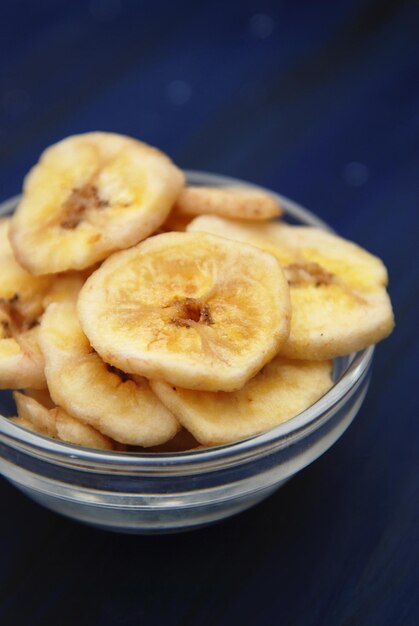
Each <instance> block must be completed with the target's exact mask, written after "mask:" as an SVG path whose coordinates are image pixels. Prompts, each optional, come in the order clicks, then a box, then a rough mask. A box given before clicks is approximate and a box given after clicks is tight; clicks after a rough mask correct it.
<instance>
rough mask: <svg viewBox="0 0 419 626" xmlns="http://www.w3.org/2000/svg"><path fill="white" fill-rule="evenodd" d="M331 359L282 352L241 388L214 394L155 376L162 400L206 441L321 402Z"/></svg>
mask: <svg viewBox="0 0 419 626" xmlns="http://www.w3.org/2000/svg"><path fill="white" fill-rule="evenodd" d="M331 373H332V363H331V361H318V362H316V361H291V360H289V359H285V358H283V357H280V356H277V357H275V358H274V359H272V361H271V362H270V363H268V364H267V365H265V367H264V368H263V369H262V370H261V371H260V372H259V374H257V375H256V376H255V377H254V378H252V379H251V380H249V382H248V383H246V385H245V386H244V387H243V388H242V389H240V390H239V391H235V392H233V393H222V392H219V393H211V392H207V391H193V390H190V389H182V388H180V387H173V386H172V385H169V384H167V383H165V382H159V381H152V382H151V386H152V389H153V390H154V392H155V393H156V394H157V395H158V397H159V398H160V400H161V401H162V402H163V403H164V404H165V405H166V406H167V407H168V408H170V410H171V411H172V412H173V413H174V415H176V416H177V418H178V419H179V421H180V422H181V423H182V425H183V426H184V427H185V428H187V429H188V430H189V431H190V432H191V433H192V434H193V436H194V437H195V438H196V439H197V440H198V441H200V442H201V443H202V444H204V445H206V446H212V445H219V444H223V443H230V442H234V441H239V440H240V439H245V438H246V437H250V436H252V435H256V434H258V433H260V432H263V431H266V430H269V429H270V428H274V427H275V426H277V425H278V424H281V423H282V422H285V421H286V420H289V419H290V418H292V417H294V416H295V415H298V413H301V411H303V410H304V409H306V408H307V407H309V406H310V405H311V404H313V403H314V402H316V400H318V399H319V398H320V397H321V396H323V395H324V394H325V393H326V391H328V390H329V389H330V387H331V386H332V384H333V382H332V377H331Z"/></svg>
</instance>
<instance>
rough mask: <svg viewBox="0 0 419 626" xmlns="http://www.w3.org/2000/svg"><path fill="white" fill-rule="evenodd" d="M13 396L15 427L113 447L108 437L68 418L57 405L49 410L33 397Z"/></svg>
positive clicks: (91, 445) (87, 444) (82, 443)
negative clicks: (15, 409)
mask: <svg viewBox="0 0 419 626" xmlns="http://www.w3.org/2000/svg"><path fill="white" fill-rule="evenodd" d="M13 396H14V399H15V403H16V407H17V411H18V415H19V417H18V418H17V419H16V418H13V419H12V421H14V422H15V423H16V424H18V425H19V426H24V427H25V428H29V429H30V430H33V431H34V432H36V433H39V434H40V435H45V436H47V437H52V438H53V439H59V440H60V441H65V442H67V443H72V444H76V445H78V446H84V447H85V448H98V449H100V450H113V449H114V443H113V441H112V440H111V439H109V437H105V436H104V435H102V434H101V433H100V432H98V431H97V430H95V429H94V428H92V427H91V426H88V425H87V424H83V423H82V422H80V421H79V420H77V419H75V418H74V417H71V416H70V415H68V414H67V413H66V412H65V411H64V410H63V409H61V408H60V407H54V408H52V409H49V408H47V407H46V406H45V405H43V404H42V403H40V402H39V401H37V400H35V399H34V398H31V397H29V396H26V395H24V394H22V393H18V392H15V393H14V394H13Z"/></svg>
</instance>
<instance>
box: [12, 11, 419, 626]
mask: <svg viewBox="0 0 419 626" xmlns="http://www.w3.org/2000/svg"><path fill="white" fill-rule="evenodd" d="M418 42H419V5H418V3H417V2H397V1H388V0H377V1H368V0H342V1H335V2H334V1H332V0H330V1H327V2H326V1H323V2H322V1H319V2H312V1H309V0H306V1H303V0H302V1H298V2H292V1H285V0H282V2H270V1H268V0H266V1H260V2H256V1H250V0H249V1H241V2H239V1H237V2H218V1H215V2H214V1H213V2H209V3H205V4H203V3H199V2H192V1H187V0H178V1H172V2H170V1H169V0H166V1H165V0H153V1H152V2H141V1H139V2H135V1H134V0H91V1H90V2H86V1H76V0H44V1H33V2H32V1H30V0H15V1H13V0H9V1H8V2H6V1H4V0H3V2H1V4H0V199H6V198H7V197H9V196H11V195H14V194H15V193H17V192H19V190H20V187H21V182H22V178H23V176H24V175H25V173H26V172H27V170H28V169H29V167H30V166H31V165H32V164H33V163H34V162H35V161H36V160H37V158H38V156H39V153H40V152H41V151H42V150H43V149H44V148H45V147H46V146H47V145H49V144H51V143H52V142H54V141H56V140H58V139H60V138H62V137H64V136H66V135H68V134H71V133H76V132H81V131H87V130H112V131H118V132H123V133H127V134H131V135H134V136H136V137H138V138H140V139H142V140H144V141H147V142H150V143H152V144H155V145H157V146H158V147H160V148H162V149H163V150H165V151H167V152H168V153H169V154H170V155H171V156H172V158H173V159H174V160H175V161H176V162H177V163H178V164H179V165H180V166H182V167H185V168H190V169H202V170H207V171H212V172H219V173H223V174H228V175H233V176H237V177H241V178H245V179H248V180H250V181H252V182H255V183H259V184H262V185H265V186H267V187H270V188H271V189H273V190H275V191H279V192H281V193H283V194H285V195H288V196H290V197H291V198H293V199H295V200H297V201H299V202H300V203H302V204H304V205H306V206H307V207H309V208H310V209H311V210H313V211H314V212H316V213H318V214H319V215H320V216H321V217H322V218H323V219H325V220H326V221H329V222H330V224H331V225H332V226H333V227H334V228H335V229H337V230H338V231H339V232H340V233H342V234H343V235H344V236H346V237H348V238H350V239H354V240H356V241H357V242H359V243H360V244H362V245H364V246H365V247H367V248H368V249H369V250H370V251H372V252H374V253H376V254H377V255H379V256H381V257H382V258H383V259H384V261H385V262H386V264H387V265H388V267H389V273H390V281H391V282H390V293H391V296H392V299H393V302H394V306H395V312H396V320H397V328H396V331H395V333H394V334H393V336H392V337H391V338H390V339H389V340H387V341H386V342H385V343H384V344H382V345H381V346H380V347H379V349H378V351H377V354H376V364H375V371H374V376H373V381H372V385H371V389H370V392H369V395H368V397H367V400H366V402H365V404H364V406H363V408H362V410H361V412H360V414H359V416H358V417H357V419H356V420H355V422H354V424H353V425H352V426H351V428H350V429H349V431H348V432H347V433H346V434H345V435H344V437H343V438H342V439H341V440H340V441H339V442H338V443H337V444H336V445H335V446H334V447H333V449H331V450H330V451H329V452H328V453H326V454H325V455H324V456H323V457H322V458H321V459H319V460H318V461H317V462H316V463H314V464H313V465H312V466H310V467H309V468H307V469H306V470H305V471H304V472H303V473H301V474H300V475H299V476H297V477H296V478H295V479H294V480H292V481H291V482H290V483H288V484H287V485H286V486H285V487H284V488H283V489H281V490H280V491H279V492H277V494H275V495H274V496H273V497H271V498H270V499H269V500H267V501H266V502H264V503H263V504H261V505H259V506H258V507H256V508H255V509H253V510H251V511H249V512H247V513H244V514H242V515H240V516H238V517H236V518H233V519H231V520H229V521H227V522H224V523H222V524H219V525H217V526H213V527H209V528H207V529H203V530H199V531H195V532H193V533H190V534H183V535H174V536H165V537H131V536H123V535H114V534H109V533H105V532H102V531H97V530H94V529H91V528H88V527H83V526H81V525H77V524H75V523H72V522H70V521H67V520H65V519H62V518H60V517H58V516H56V515H54V514H52V513H50V512H48V511H46V510H44V509H42V508H40V507H38V506H37V505H35V504H32V503H31V502H30V501H29V500H27V499H26V498H25V497H24V496H22V495H20V494H19V493H18V492H17V491H16V490H15V489H14V488H12V487H11V486H9V485H8V484H7V483H6V482H5V481H3V480H2V481H1V482H0V502H1V515H0V623H1V624H2V626H9V625H13V626H14V625H16V624H31V625H33V626H37V625H44V624H60V625H67V624H68V625H70V624H71V625H73V624H77V625H80V626H84V625H86V626H87V625H89V626H90V625H96V624H97V625H99V626H116V625H118V626H121V625H123V626H131V625H137V624H147V625H155V624H164V625H166V624H173V625H179V626H181V625H182V626H189V625H192V624H199V625H200V626H210V625H226V626H227V625H230V624H233V623H235V622H237V623H242V624H254V625H259V624H264V625H265V624H267V625H270V624H281V625H282V624H283V625H289V626H294V625H296V626H297V625H298V626H312V625H313V626H314V625H318V624H327V625H328V626H338V625H339V626H357V625H361V626H363V625H371V626H376V625H378V626H387V625H388V626H402V625H403V626H414V625H416V624H418V623H419V596H418V588H419V577H418V560H419V545H418V521H419V519H418V517H419V516H418V512H419V510H418V501H419V478H418V475H419V472H418V435H419V420H418V417H419V415H418V413H419V411H418V409H419V403H418V397H417V385H418V360H417V359H418V356H419V354H418V307H417V305H418V293H419V289H418V287H419V263H418V245H417V239H418V234H419V233H418V222H419V220H418V200H419V184H418V179H419V151H418V148H419V45H418Z"/></svg>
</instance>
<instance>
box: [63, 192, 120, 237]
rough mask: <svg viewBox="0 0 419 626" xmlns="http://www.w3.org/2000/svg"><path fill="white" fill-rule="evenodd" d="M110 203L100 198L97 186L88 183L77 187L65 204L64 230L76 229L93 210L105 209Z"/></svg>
mask: <svg viewBox="0 0 419 626" xmlns="http://www.w3.org/2000/svg"><path fill="white" fill-rule="evenodd" d="M107 206H109V202H108V201H107V200H104V199H103V198H101V197H100V196H99V191H98V188H97V187H96V185H94V184H92V183H87V184H86V185H83V187H75V188H74V189H73V190H72V192H71V194H70V195H69V197H68V198H67V200H65V201H64V203H63V215H62V219H61V222H60V226H61V227H62V228H66V229H68V230H72V229H73V228H76V227H77V226H78V225H79V224H80V222H81V221H83V219H84V218H85V216H86V213H87V212H88V211H91V210H97V209H103V208H105V207H107Z"/></svg>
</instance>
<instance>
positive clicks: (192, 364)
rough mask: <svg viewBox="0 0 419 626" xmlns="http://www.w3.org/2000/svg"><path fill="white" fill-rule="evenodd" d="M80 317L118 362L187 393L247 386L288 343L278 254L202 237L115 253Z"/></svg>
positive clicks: (83, 295)
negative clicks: (195, 390) (180, 388)
mask: <svg viewBox="0 0 419 626" xmlns="http://www.w3.org/2000/svg"><path fill="white" fill-rule="evenodd" d="M78 313H79V317H80V321H81V324H82V327H83V329H84V332H85V333H86V335H87V336H88V338H89V340H90V342H91V344H92V345H93V347H94V348H95V350H97V352H98V353H99V354H100V355H101V356H102V358H103V359H104V360H105V361H106V362H108V363H111V364H112V365H114V366H116V367H118V368H120V369H121V370H123V371H125V372H130V373H134V374H140V375H142V376H146V377H147V378H149V379H163V380H166V381H167V382H170V383H173V384H175V385H182V386H184V387H187V388H194V389H206V390H211V391H218V390H223V391H232V390H234V389H239V388H240V387H242V386H243V385H244V384H245V382H246V381H247V380H249V378H251V377H252V376H253V375H254V374H255V373H256V372H257V371H259V370H260V368H261V367H262V366H263V365H264V364H265V363H266V362H268V361H269V360H270V359H271V358H272V357H273V356H274V355H275V354H276V353H277V352H278V351H279V349H280V348H281V346H282V345H283V343H284V342H285V340H286V339H287V337H288V332H289V318H290V305H289V294H288V285H287V283H286V280H285V278H284V276H283V273H282V271H281V269H280V267H279V265H278V263H277V262H276V260H275V258H274V257H273V256H272V255H270V254H267V253H265V252H262V251H261V250H258V249H257V248H254V247H253V246H248V245H245V244H241V243H233V242H230V241H228V240H226V239H224V238H221V237H213V236H211V235H206V234H202V233H193V234H192V233H165V234H162V235H157V236H156V237H152V238H150V239H148V240H147V241H145V242H142V243H141V244H139V245H138V246H136V247H135V248H131V249H130V250H126V251H124V252H120V253H118V254H115V255H114V256H113V257H112V258H110V259H108V260H107V261H106V262H105V263H104V264H103V265H102V266H101V268H100V269H99V270H97V272H95V273H94V274H92V276H91V277H90V278H89V279H88V280H87V282H86V283H85V285H84V287H83V289H82V290H81V292H80V296H79V300H78Z"/></svg>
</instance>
